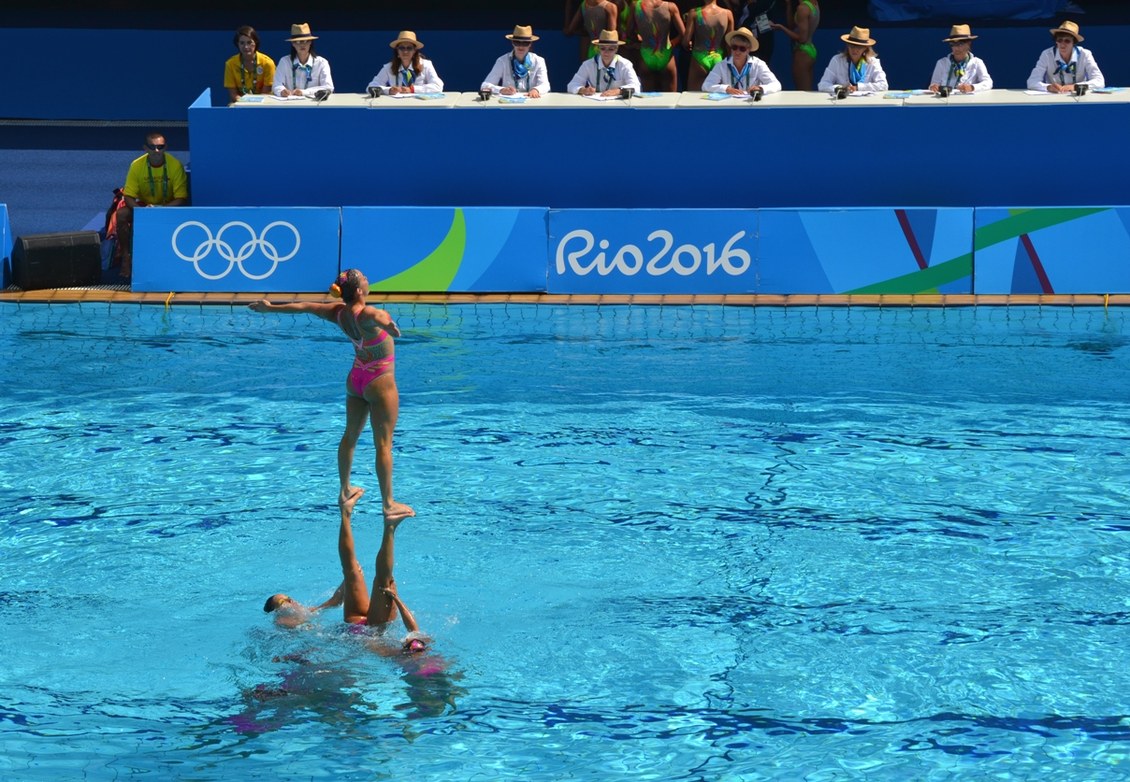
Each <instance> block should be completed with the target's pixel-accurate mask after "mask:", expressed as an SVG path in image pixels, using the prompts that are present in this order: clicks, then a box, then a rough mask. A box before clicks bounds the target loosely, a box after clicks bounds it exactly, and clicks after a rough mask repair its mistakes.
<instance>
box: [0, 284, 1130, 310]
mask: <svg viewBox="0 0 1130 782" xmlns="http://www.w3.org/2000/svg"><path fill="white" fill-rule="evenodd" d="M263 296H264V294H258V293H135V292H133V291H128V290H120V289H117V288H106V287H103V288H63V289H48V290H36V291H13V290H6V291H0V302H16V303H23V304H75V303H106V304H148V305H154V304H157V305H164V306H173V305H200V306H203V305H213V306H225V305H226V306H236V305H244V304H248V303H250V302H253V301H258V300H259V299H261V298H263ZM269 297H270V299H271V301H273V302H276V303H284V302H289V301H298V300H306V301H310V300H316V299H317V297H318V294H316V293H309V292H306V293H272V294H269ZM370 298H372V299H373V300H374V301H381V302H396V303H409V304H545V305H549V306H559V305H563V304H583V305H628V304H639V305H655V304H666V305H673V306H690V305H712V306H717V305H722V306H730V307H977V306H994V307H1000V306H1025V307H1030V306H1049V307H1106V306H1115V307H1125V306H1130V294H1056V295H1016V294H1012V295H994V296H987V295H980V296H977V295H965V294H961V295H958V294H947V295H941V294H938V295H927V294H915V295H895V294H883V295H845V294H819V295H811V294H807V295H806V294H792V295H756V294H747V295H726V296H722V295H704V294H700V295H669V296H658V295H568V296H562V295H549V294H540V293H388V294H381V293H377V294H373V295H372V296H370ZM325 300H326V301H331V299H329V297H328V296H327V297H326V299H325Z"/></svg>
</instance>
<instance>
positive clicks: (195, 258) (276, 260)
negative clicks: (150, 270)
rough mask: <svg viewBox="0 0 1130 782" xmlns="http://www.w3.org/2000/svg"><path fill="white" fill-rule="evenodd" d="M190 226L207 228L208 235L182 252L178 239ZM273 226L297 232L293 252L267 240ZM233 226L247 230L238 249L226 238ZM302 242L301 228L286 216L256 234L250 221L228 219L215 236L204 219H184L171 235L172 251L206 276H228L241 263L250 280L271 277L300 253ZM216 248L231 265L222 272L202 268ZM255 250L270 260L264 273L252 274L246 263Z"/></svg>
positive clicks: (212, 277) (240, 266)
mask: <svg viewBox="0 0 1130 782" xmlns="http://www.w3.org/2000/svg"><path fill="white" fill-rule="evenodd" d="M189 227H197V228H199V229H200V230H202V231H203V232H204V237H205V238H204V239H203V240H202V241H201V242H200V243H199V244H198V245H196V249H195V250H193V251H192V252H191V253H190V254H187V255H186V254H185V253H183V252H181V248H180V245H179V244H178V243H177V239H178V238H179V237H180V233H181V231H183V230H184V229H185V228H189ZM272 228H279V229H280V230H282V229H286V228H289V229H290V232H291V233H292V234H294V247H293V248H292V249H291V250H290V252H288V253H286V254H280V251H279V248H278V247H276V246H275V244H274V243H273V242H271V241H270V240H268V238H267V234H268V233H269V232H270V231H271V229H272ZM230 229H241V230H242V231H246V232H247V237H248V238H247V240H246V241H244V242H243V244H241V245H239V249H238V250H237V249H235V247H233V246H232V244H231V243H230V242H228V241H226V240H225V239H224V233H225V232H226V231H228V230H230ZM275 235H276V236H278V235H279V232H278V231H276V232H275ZM284 235H285V234H284ZM301 246H302V236H301V235H300V234H299V233H298V229H297V228H295V227H294V226H293V225H291V224H290V223H288V222H286V221H284V220H276V221H275V222H273V223H269V224H268V225H267V226H266V227H265V228H264V229H263V230H262V232H261V233H260V234H259V235H258V236H256V234H255V229H254V228H252V227H251V226H250V225H248V224H247V223H245V222H242V221H239V220H233V221H232V222H230V223H225V224H224V225H223V226H222V227H221V228H220V230H219V231H216V235H215V236H213V235H212V230H211V229H210V228H209V227H208V226H206V225H204V223H202V222H200V221H198V220H189V221H188V222H186V223H181V224H180V225H179V226H177V229H176V230H175V231H173V238H172V247H173V252H174V253H176V256H177V257H178V258H180V259H181V260H182V261H188V262H189V263H191V264H192V265H193V266H195V267H196V273H197V274H199V275H200V276H201V277H203V278H204V279H206V280H219V279H223V278H224V277H227V276H228V274H229V273H231V270H232V267H234V266H239V271H240V273H241V274H243V276H244V277H246V278H247V279H249V280H262V279H266V278H267V277H270V276H271V275H272V274H274V273H275V269H277V268H278V266H279V264H280V263H284V262H286V261H289V260H290V259H291V258H293V257H294V256H296V255H298V248H299V247H301ZM213 249H214V250H215V251H216V254H217V255H219V256H220V258H222V259H224V260H225V261H227V262H228V267H227V268H226V269H224V270H223V271H222V272H220V273H219V274H208V273H207V272H205V271H204V270H203V269H201V268H200V261H202V260H204V259H205V258H207V257H208V256H209V255H210V254H211V253H212V250H213ZM256 250H259V251H260V252H262V254H263V257H265V258H266V259H267V260H268V261H270V262H271V268H270V269H268V270H267V271H266V272H265V273H263V274H253V273H251V272H249V271H248V270H247V268H246V267H245V266H244V265H243V262H244V261H246V260H247V259H249V258H250V257H251V256H252V255H254V254H255V251H256Z"/></svg>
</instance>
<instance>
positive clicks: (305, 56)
mask: <svg viewBox="0 0 1130 782" xmlns="http://www.w3.org/2000/svg"><path fill="white" fill-rule="evenodd" d="M317 38H318V36H316V35H311V34H310V25H309V24H308V23H306V22H303V23H302V24H292V25H291V26H290V37H289V38H287V40H288V41H290V56H289V57H283V58H282V59H281V60H279V64H278V67H277V68H275V83H274V86H273V87H272V88H271V92H273V93H274V94H275V95H277V96H279V97H280V98H285V97H287V96H290V95H306V96H308V97H313V96H314V94H315V93H316V92H317V91H320V90H328V91H330V92H333V91H334V80H333V76H331V75H330V63H329V61H328V60H326V58H325V57H320V56H319V55H317V54H316V53H315V52H314V41H316V40H317Z"/></svg>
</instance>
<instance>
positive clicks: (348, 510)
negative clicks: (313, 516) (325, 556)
mask: <svg viewBox="0 0 1130 782" xmlns="http://www.w3.org/2000/svg"><path fill="white" fill-rule="evenodd" d="M354 488H355V489H356V491H354V492H353V493H352V494H350V495H349V496H348V497H344V498H340V497H339V498H338V507H339V508H340V509H341V527H340V528H339V530H338V535H337V553H338V557H339V558H340V559H341V575H342V582H341V587H340V591H341V596H342V598H343V602H342V608H341V614H342V619H344V620H345V621H346V622H349V623H351V624H357V623H361V622H365V621H366V620H367V618H368V614H369V590H368V587H367V585H366V584H365V571H364V570H362V569H361V563H359V562H358V561H357V552H356V549H355V548H354V545H353V526H352V520H353V508H354V506H356V505H357V501H358V500H359V499H361V495H363V494H364V493H365V490H364V489H362V488H360V487H354Z"/></svg>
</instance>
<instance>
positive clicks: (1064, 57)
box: [1028, 22, 1106, 93]
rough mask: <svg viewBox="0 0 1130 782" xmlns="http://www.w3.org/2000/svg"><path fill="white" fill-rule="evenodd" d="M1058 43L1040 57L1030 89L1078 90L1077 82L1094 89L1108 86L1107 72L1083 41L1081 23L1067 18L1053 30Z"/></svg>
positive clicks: (1041, 90) (1043, 90)
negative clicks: (1100, 67) (1104, 72)
mask: <svg viewBox="0 0 1130 782" xmlns="http://www.w3.org/2000/svg"><path fill="white" fill-rule="evenodd" d="M1049 32H1050V33H1051V34H1052V38H1054V39H1055V46H1053V47H1051V48H1050V49H1045V50H1044V51H1043V52H1042V53H1041V54H1040V59H1038V60H1036V67H1035V68H1033V69H1032V73H1031V75H1029V76H1028V89H1030V90H1036V91H1039V92H1066V93H1070V92H1074V91H1075V85H1076V84H1086V85H1088V86H1089V87H1090V88H1091V89H1093V90H1101V89H1102V88H1103V87H1105V86H1106V79H1104V78H1103V72H1102V71H1100V70H1099V64H1098V63H1097V62H1095V57H1094V55H1092V54H1091V52H1090V50H1089V49H1084V48H1083V47H1082V46H1080V45H1079V44H1081V43H1083V36H1082V35H1080V34H1079V25H1077V24H1075V22H1064V23H1063V24H1061V25H1060V26H1059V27H1054V28H1052V29H1051V30H1050V31H1049Z"/></svg>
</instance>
